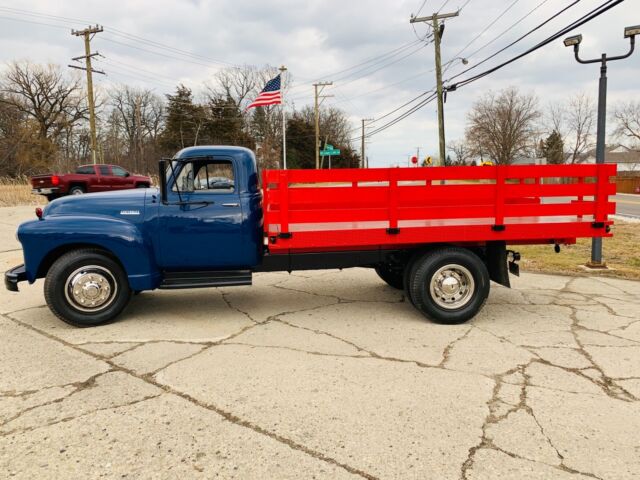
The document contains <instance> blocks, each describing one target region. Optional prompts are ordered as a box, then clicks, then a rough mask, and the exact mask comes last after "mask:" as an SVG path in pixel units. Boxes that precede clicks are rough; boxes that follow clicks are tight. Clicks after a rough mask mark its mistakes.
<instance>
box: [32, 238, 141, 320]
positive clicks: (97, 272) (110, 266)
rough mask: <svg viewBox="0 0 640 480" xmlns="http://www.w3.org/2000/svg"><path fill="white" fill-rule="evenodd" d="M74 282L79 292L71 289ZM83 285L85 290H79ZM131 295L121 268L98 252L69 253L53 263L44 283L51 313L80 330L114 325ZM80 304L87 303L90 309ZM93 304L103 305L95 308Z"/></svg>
mask: <svg viewBox="0 0 640 480" xmlns="http://www.w3.org/2000/svg"><path fill="white" fill-rule="evenodd" d="M74 279H75V281H76V283H75V286H76V287H78V289H77V290H74V288H70V287H71V286H72V283H71V282H72V280H74ZM81 285H84V287H85V288H79V287H80V286H81ZM82 292H87V294H86V295H85V294H82ZM96 292H97V293H96ZM131 293H132V292H131V288H130V287H129V281H128V279H127V275H126V274H125V272H124V270H123V269H122V267H121V266H120V264H119V263H118V262H117V261H116V260H114V259H113V258H112V257H111V256H110V255H109V254H107V253H106V252H104V251H103V250H98V249H82V250H74V251H72V252H68V253H65V254H64V255H62V256H61V257H60V258H58V260H56V261H55V262H54V263H53V265H52V266H51V268H50V269H49V272H48V273H47V277H46V279H45V281H44V298H45V300H46V302H47V305H48V306H49V308H50V309H51V311H52V312H53V313H54V315H56V316H57V317H58V318H59V319H60V320H62V321H63V322H66V323H68V324H69V325H73V326H76V327H95V326H98V325H104V324H106V323H109V322H111V321H112V320H114V319H115V318H116V317H117V316H118V315H119V314H120V312H122V310H123V309H124V308H125V307H126V306H127V304H128V303H129V300H130V299H131ZM95 295H99V296H95ZM105 295H106V297H105V298H103V296H105ZM80 301H82V302H85V301H86V302H87V304H85V305H86V306H84V305H81V304H80ZM92 301H93V302H94V303H95V302H97V303H99V305H98V306H97V307H95V306H92V305H91V302H92Z"/></svg>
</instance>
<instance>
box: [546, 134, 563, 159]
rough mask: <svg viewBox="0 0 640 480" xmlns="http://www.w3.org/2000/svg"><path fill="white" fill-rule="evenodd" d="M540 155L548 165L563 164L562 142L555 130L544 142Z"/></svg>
mask: <svg viewBox="0 0 640 480" xmlns="http://www.w3.org/2000/svg"><path fill="white" fill-rule="evenodd" d="M542 154H543V156H544V157H545V158H546V159H547V163H548V164H549V165H560V164H563V163H564V142H563V141H562V136H561V135H560V133H559V132H558V131H557V130H554V131H553V132H551V134H550V135H549V136H548V137H547V139H546V140H545V141H544V144H543V145H542Z"/></svg>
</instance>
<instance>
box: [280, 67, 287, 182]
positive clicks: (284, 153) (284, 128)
mask: <svg viewBox="0 0 640 480" xmlns="http://www.w3.org/2000/svg"><path fill="white" fill-rule="evenodd" d="M278 70H280V98H281V102H282V168H283V169H284V170H286V169H287V114H286V113H285V110H284V72H286V71H287V67H285V66H284V65H281V66H280V68H279V69H278Z"/></svg>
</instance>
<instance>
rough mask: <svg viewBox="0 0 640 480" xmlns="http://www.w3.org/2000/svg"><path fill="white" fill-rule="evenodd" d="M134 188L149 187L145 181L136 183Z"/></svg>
mask: <svg viewBox="0 0 640 480" xmlns="http://www.w3.org/2000/svg"><path fill="white" fill-rule="evenodd" d="M136 188H149V185H147V184H146V183H139V184H138V185H136Z"/></svg>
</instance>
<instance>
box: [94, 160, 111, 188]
mask: <svg viewBox="0 0 640 480" xmlns="http://www.w3.org/2000/svg"><path fill="white" fill-rule="evenodd" d="M97 167H98V172H97V173H99V176H98V178H96V183H95V185H94V190H95V191H96V192H106V191H109V190H111V168H110V167H109V165H98V166H97Z"/></svg>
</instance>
